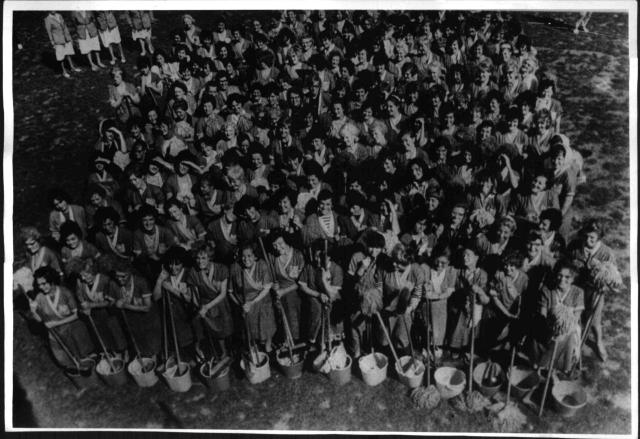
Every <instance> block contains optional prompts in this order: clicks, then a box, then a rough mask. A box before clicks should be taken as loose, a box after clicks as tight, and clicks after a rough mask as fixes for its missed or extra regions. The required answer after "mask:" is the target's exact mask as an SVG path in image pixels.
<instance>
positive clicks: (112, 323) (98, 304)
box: [76, 258, 127, 354]
mask: <svg viewBox="0 0 640 439" xmlns="http://www.w3.org/2000/svg"><path fill="white" fill-rule="evenodd" d="M78 271H79V273H78V280H77V282H76V297H77V299H78V301H79V302H80V309H81V311H82V313H84V314H86V315H88V316H91V318H92V319H93V321H94V322H95V325H96V327H97V328H98V332H99V333H100V337H101V338H102V340H103V341H104V343H105V345H106V347H107V350H109V351H110V352H113V353H122V354H124V351H125V350H126V348H127V340H126V338H125V335H124V333H123V332H122V328H121V326H120V322H119V321H118V319H119V316H118V315H117V313H116V312H115V310H114V309H113V308H111V305H113V303H114V302H115V299H114V298H113V296H111V294H112V292H113V291H112V289H111V282H113V281H112V280H111V278H109V276H107V275H106V274H104V273H99V272H98V267H97V264H96V262H95V260H94V259H91V258H88V259H80V260H79V266H78Z"/></svg>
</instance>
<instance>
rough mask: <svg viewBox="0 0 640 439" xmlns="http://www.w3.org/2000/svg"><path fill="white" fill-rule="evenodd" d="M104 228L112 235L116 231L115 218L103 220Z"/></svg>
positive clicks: (105, 231)
mask: <svg viewBox="0 0 640 439" xmlns="http://www.w3.org/2000/svg"><path fill="white" fill-rule="evenodd" d="M102 230H103V231H104V233H106V234H107V235H109V236H111V235H113V234H114V233H115V231H116V223H115V221H114V220H113V219H111V218H107V219H105V220H104V221H103V222H102Z"/></svg>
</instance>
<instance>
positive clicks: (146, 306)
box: [116, 294, 151, 312]
mask: <svg viewBox="0 0 640 439" xmlns="http://www.w3.org/2000/svg"><path fill="white" fill-rule="evenodd" d="M118 303H120V301H118ZM116 306H118V305H117V304H116ZM118 308H124V309H128V310H130V311H138V312H149V310H150V309H151V294H148V295H144V296H142V305H133V304H131V303H122V304H121V306H118Z"/></svg>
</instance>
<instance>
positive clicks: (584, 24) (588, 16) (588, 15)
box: [582, 11, 593, 32]
mask: <svg viewBox="0 0 640 439" xmlns="http://www.w3.org/2000/svg"><path fill="white" fill-rule="evenodd" d="M592 14H593V12H591V11H587V12H585V14H584V17H583V19H582V30H583V31H585V32H589V30H588V29H587V24H588V23H589V20H591V15H592Z"/></svg>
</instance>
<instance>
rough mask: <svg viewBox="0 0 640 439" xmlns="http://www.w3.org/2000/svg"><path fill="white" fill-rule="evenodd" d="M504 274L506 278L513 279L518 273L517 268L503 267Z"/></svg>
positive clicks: (512, 266) (511, 266)
mask: <svg viewBox="0 0 640 439" xmlns="http://www.w3.org/2000/svg"><path fill="white" fill-rule="evenodd" d="M504 272H505V274H506V275H507V276H509V277H511V278H513V277H515V275H516V273H518V267H516V266H515V265H511V264H508V265H506V266H505V267H504Z"/></svg>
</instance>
